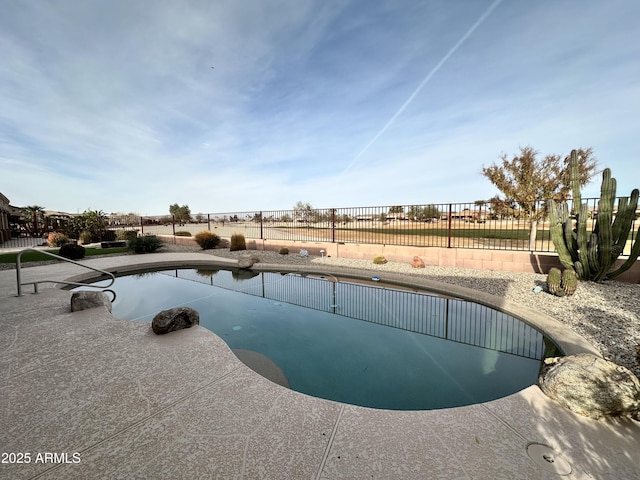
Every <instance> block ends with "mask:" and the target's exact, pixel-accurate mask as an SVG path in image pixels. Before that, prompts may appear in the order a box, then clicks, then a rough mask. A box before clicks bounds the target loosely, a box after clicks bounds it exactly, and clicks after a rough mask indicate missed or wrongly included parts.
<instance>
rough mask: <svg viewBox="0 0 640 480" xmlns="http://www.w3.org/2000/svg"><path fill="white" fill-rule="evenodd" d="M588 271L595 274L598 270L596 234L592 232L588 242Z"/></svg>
mask: <svg viewBox="0 0 640 480" xmlns="http://www.w3.org/2000/svg"><path fill="white" fill-rule="evenodd" d="M589 269H590V270H591V272H593V273H595V272H597V271H599V270H600V261H599V260H598V234H597V233H594V232H592V233H591V237H590V240H589Z"/></svg>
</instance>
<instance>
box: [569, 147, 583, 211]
mask: <svg viewBox="0 0 640 480" xmlns="http://www.w3.org/2000/svg"><path fill="white" fill-rule="evenodd" d="M569 165H570V168H571V190H572V194H573V208H574V210H575V209H576V207H578V208H579V207H580V205H582V193H581V192H580V162H579V160H578V152H577V151H575V150H571V160H570V163H569ZM576 213H578V212H577V211H576Z"/></svg>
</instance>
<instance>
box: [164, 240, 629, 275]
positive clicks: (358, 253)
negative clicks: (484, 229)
mask: <svg viewBox="0 0 640 480" xmlns="http://www.w3.org/2000/svg"><path fill="white" fill-rule="evenodd" d="M171 238H172V237H171V236H168V237H167V236H165V241H171V240H169V239H171ZM172 243H174V242H172ZM175 243H177V244H180V245H195V241H194V240H193V238H191V237H175ZM281 247H287V248H288V249H289V251H290V252H291V253H293V254H295V253H299V252H300V250H303V249H304V250H307V251H308V252H309V253H311V254H312V255H320V251H321V250H324V255H328V256H331V257H336V258H361V259H373V257H374V256H375V255H384V256H385V258H386V259H387V260H389V261H392V262H405V263H411V261H412V260H413V257H414V256H418V257H420V258H421V259H422V260H423V261H424V263H425V264H426V265H435V266H441V267H464V268H475V269H479V270H496V271H506V272H530V273H547V272H548V271H549V269H550V268H551V267H560V266H561V264H560V261H559V260H558V256H557V255H556V254H555V253H542V252H534V253H531V252H518V251H512V250H480V249H466V248H440V247H403V246H397V245H371V244H351V243H349V244H341V243H315V242H287V241H283V240H278V241H275V240H247V248H248V249H250V250H271V251H278V250H280V248H281ZM620 263H622V261H620V260H618V264H620ZM616 280H619V281H621V282H629V283H640V260H638V261H637V262H636V263H635V265H634V266H633V267H632V268H630V269H629V270H627V271H626V272H625V273H623V274H622V275H620V276H619V277H617V278H616Z"/></svg>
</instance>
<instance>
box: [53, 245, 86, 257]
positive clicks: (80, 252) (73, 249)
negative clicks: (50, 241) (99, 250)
mask: <svg viewBox="0 0 640 480" xmlns="http://www.w3.org/2000/svg"><path fill="white" fill-rule="evenodd" d="M84 254H85V248H84V247H83V246H82V245H75V244H73V243H65V244H64V245H62V246H61V247H60V251H59V252H58V255H60V256H61V257H64V258H68V259H69V260H80V259H81V258H84Z"/></svg>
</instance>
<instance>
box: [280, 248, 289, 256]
mask: <svg viewBox="0 0 640 480" xmlns="http://www.w3.org/2000/svg"><path fill="white" fill-rule="evenodd" d="M278 253H280V255H288V254H289V249H288V248H287V247H282V248H281V249H280V251H279V252H278Z"/></svg>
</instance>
